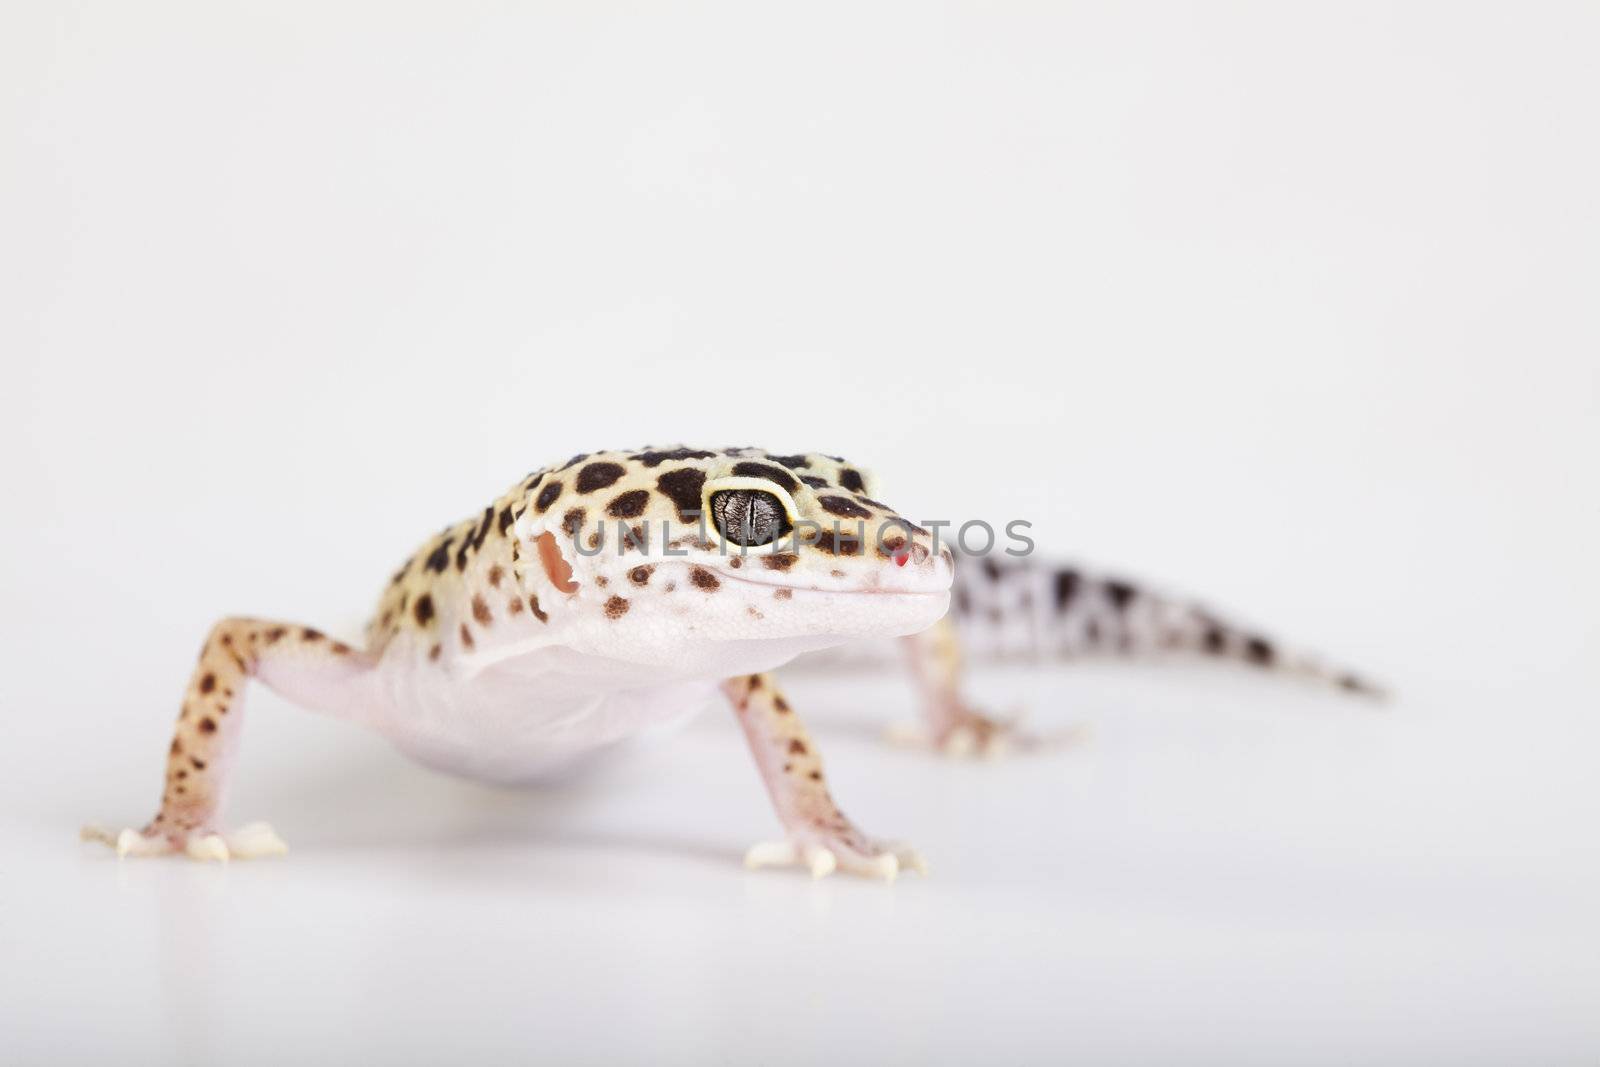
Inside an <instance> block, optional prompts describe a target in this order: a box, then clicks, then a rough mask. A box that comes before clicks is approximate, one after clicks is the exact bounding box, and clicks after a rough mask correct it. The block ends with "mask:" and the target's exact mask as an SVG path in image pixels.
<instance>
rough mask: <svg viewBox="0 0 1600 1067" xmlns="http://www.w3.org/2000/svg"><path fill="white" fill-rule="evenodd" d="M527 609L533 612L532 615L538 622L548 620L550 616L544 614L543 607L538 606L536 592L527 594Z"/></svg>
mask: <svg viewBox="0 0 1600 1067" xmlns="http://www.w3.org/2000/svg"><path fill="white" fill-rule="evenodd" d="M528 610H529V611H531V612H533V617H534V618H536V619H538V620H539V621H540V622H549V621H550V616H548V615H546V614H545V613H544V609H543V608H541V607H539V597H538V595H537V594H534V593H529V594H528Z"/></svg>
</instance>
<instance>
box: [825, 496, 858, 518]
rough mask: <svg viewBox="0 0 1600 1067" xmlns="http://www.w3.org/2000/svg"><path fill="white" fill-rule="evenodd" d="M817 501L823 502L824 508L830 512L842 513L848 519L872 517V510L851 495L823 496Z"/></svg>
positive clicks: (833, 513) (834, 513)
mask: <svg viewBox="0 0 1600 1067" xmlns="http://www.w3.org/2000/svg"><path fill="white" fill-rule="evenodd" d="M817 503H819V504H821V505H822V507H823V510H825V511H827V512H828V513H829V514H832V515H840V516H843V517H844V518H847V519H870V518H871V517H872V512H870V511H868V510H867V509H866V508H864V507H862V506H861V505H860V504H857V503H856V502H855V501H854V500H851V499H850V498H849V497H843V496H821V497H818V498H817Z"/></svg>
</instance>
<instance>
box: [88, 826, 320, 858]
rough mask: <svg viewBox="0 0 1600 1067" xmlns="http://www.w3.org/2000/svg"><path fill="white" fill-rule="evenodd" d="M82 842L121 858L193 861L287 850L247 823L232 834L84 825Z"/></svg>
mask: <svg viewBox="0 0 1600 1067" xmlns="http://www.w3.org/2000/svg"><path fill="white" fill-rule="evenodd" d="M78 836H79V838H80V839H81V840H84V841H98V842H100V843H101V844H103V845H108V846H110V847H111V848H114V849H116V850H117V858H119V859H120V858H122V857H124V856H167V855H171V854H173V853H177V852H182V853H183V854H184V855H186V856H188V857H189V858H190V859H193V860H201V861H208V860H218V861H220V862H222V863H226V862H228V861H229V860H230V859H236V860H247V859H256V858H258V857H261V856H281V855H283V854H284V853H286V852H288V851H289V846H288V845H286V844H284V841H283V838H281V837H279V836H278V834H277V831H275V830H273V828H272V827H271V826H269V825H267V824H266V823H264V822H253V823H248V824H246V825H244V826H241V827H239V829H237V830H234V831H232V832H231V833H218V832H216V831H215V830H212V829H210V828H207V827H197V828H195V829H192V830H172V831H168V830H157V829H155V828H154V827H153V826H147V827H145V828H144V829H143V830H134V829H132V828H129V829H125V830H123V831H121V832H120V833H116V834H113V833H112V832H111V831H110V830H106V829H104V828H103V827H99V826H85V827H84V828H83V830H82V831H80V832H79V834H78Z"/></svg>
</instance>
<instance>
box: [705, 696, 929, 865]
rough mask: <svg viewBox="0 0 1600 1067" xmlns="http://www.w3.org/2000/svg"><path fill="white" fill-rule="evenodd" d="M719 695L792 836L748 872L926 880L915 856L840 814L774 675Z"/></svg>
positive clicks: (754, 860) (757, 857) (764, 852)
mask: <svg viewBox="0 0 1600 1067" xmlns="http://www.w3.org/2000/svg"><path fill="white" fill-rule="evenodd" d="M722 690H723V692H724V693H726V694H727V695H728V699H729V700H730V701H732V703H733V708H734V712H735V713H736V714H737V715H738V717H739V725H740V726H741V727H742V728H743V729H744V735H745V739H746V740H748V741H749V742H750V751H751V754H752V755H754V756H755V758H756V766H757V768H759V769H760V771H761V777H762V780H763V781H764V782H765V783H766V786H767V792H768V793H769V794H770V795H771V797H772V804H773V807H774V808H776V809H777V812H778V819H779V821H781V822H782V823H783V827H784V829H785V830H786V831H788V838H787V839H786V840H783V841H776V842H769V843H765V844H760V845H756V846H755V847H753V848H751V849H750V851H749V853H747V854H746V856H745V864H746V865H747V866H750V867H764V866H768V865H787V864H804V865H806V866H807V867H809V868H810V869H811V873H812V875H813V876H814V877H817V878H820V877H822V876H823V875H826V874H830V873H832V871H833V870H834V868H835V867H842V868H844V869H845V870H846V871H849V872H851V873H853V874H864V875H867V876H869V877H876V878H885V879H889V880H891V881H892V880H893V879H894V878H895V876H896V875H898V874H899V873H900V871H901V870H913V871H916V872H917V873H918V874H925V873H927V866H926V864H925V863H924V862H923V860H922V857H921V856H919V855H918V854H917V853H916V851H915V850H914V849H911V848H908V847H906V846H905V845H891V844H884V843H881V842H878V841H875V840H873V839H872V838H870V837H868V836H867V835H865V834H863V833H862V832H861V831H860V830H858V829H856V827H855V825H854V824H853V823H851V822H850V820H849V819H847V818H846V817H845V815H844V813H843V812H841V811H840V810H839V807H838V805H837V804H835V803H834V802H833V797H832V795H831V794H830V793H829V792H828V785H827V781H826V780H825V779H824V778H823V775H822V759H821V757H820V756H818V755H817V751H816V748H815V746H814V745H813V744H812V741H811V737H810V735H809V734H807V732H806V728H805V726H804V725H803V724H802V723H801V722H800V717H799V716H798V715H796V714H795V713H794V709H793V708H792V707H790V706H789V702H788V701H787V700H785V699H784V697H783V694H782V693H780V692H779V691H778V687H777V685H776V684H775V683H774V682H773V680H772V675H770V674H750V675H743V676H741V677H738V678H731V679H729V680H728V681H726V682H724V683H723V686H722Z"/></svg>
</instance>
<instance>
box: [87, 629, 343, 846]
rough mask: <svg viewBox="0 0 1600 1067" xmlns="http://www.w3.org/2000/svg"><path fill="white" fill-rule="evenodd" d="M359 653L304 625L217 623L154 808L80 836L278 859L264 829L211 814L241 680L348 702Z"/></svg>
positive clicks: (321, 701)
mask: <svg viewBox="0 0 1600 1067" xmlns="http://www.w3.org/2000/svg"><path fill="white" fill-rule="evenodd" d="M371 668H372V658H371V657H370V656H368V655H367V654H365V653H363V652H361V651H359V650H358V649H355V648H353V647H351V646H350V645H347V644H345V643H344V642H342V641H335V640H333V639H332V638H329V637H326V636H324V635H323V634H322V633H321V632H319V631H317V630H314V629H311V628H310V627H306V626H297V625H291V624H289V623H279V622H268V621H264V620H260V619H246V618H230V619H224V620H222V621H221V622H219V623H217V624H216V625H215V626H214V627H212V629H211V633H210V634H209V635H208V636H207V638H206V642H205V644H204V645H203V646H202V647H201V650H200V659H199V662H198V663H196V664H195V668H194V673H193V675H192V677H191V678H190V681H189V688H188V690H187V691H186V693H185V694H184V700H183V706H182V709H181V710H180V712H179V714H178V723H177V726H176V728H175V729H174V731H173V737H172V742H171V744H170V745H169V746H168V748H167V761H166V775H165V780H164V783H163V788H162V793H161V806H160V808H159V809H158V810H157V812H156V815H155V818H153V819H151V820H150V822H149V823H147V824H146V825H145V826H144V827H143V828H142V829H138V830H135V829H133V828H132V827H129V828H126V829H123V830H120V831H118V832H115V833H113V832H111V831H109V830H105V829H102V828H100V827H98V826H87V827H84V829H83V831H82V833H81V835H80V836H81V837H82V839H83V840H85V841H98V842H100V843H103V844H106V845H109V846H111V847H112V848H114V849H116V851H117V854H118V856H161V855H169V854H173V853H180V852H181V853H183V854H185V855H187V856H189V857H190V858H191V859H196V860H223V861H226V860H228V859H247V858H251V857H256V856H272V855H280V854H282V853H284V852H287V851H288V846H287V845H285V844H284V842H283V839H282V838H281V837H279V836H278V835H277V833H276V832H275V831H274V830H273V829H272V827H271V826H269V825H268V824H266V823H264V822H253V823H249V824H247V825H245V826H242V827H240V828H238V829H237V830H233V831H225V830H222V829H221V828H220V827H219V826H218V825H217V817H218V814H219V810H220V808H221V804H222V797H223V792H224V788H225V786H226V784H227V778H228V771H229V767H230V765H231V763H232V757H233V754H234V751H235V749H236V748H237V745H238V740H239V729H240V724H241V720H242V718H243V707H242V700H243V696H244V685H245V682H246V681H247V680H249V679H250V678H256V679H258V680H260V681H264V682H265V683H266V684H267V685H268V686H269V687H271V688H272V689H274V690H276V691H278V692H280V693H282V694H283V695H284V696H287V697H289V698H290V699H292V700H294V701H296V702H297V703H301V704H305V705H307V706H312V707H323V708H326V709H330V710H336V709H340V708H342V707H345V706H348V705H349V704H350V702H351V701H352V700H353V698H355V697H356V696H357V694H356V693H354V692H353V691H352V686H353V685H354V684H356V683H359V681H360V680H361V679H362V678H363V677H364V676H365V675H366V674H367V673H368V672H369V671H370V670H371Z"/></svg>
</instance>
